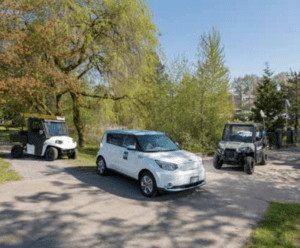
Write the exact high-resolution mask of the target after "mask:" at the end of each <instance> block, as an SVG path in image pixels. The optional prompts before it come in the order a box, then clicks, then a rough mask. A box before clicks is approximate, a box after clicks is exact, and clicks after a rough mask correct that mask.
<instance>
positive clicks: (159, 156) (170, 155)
mask: <svg viewBox="0 0 300 248" xmlns="http://www.w3.org/2000/svg"><path fill="white" fill-rule="evenodd" d="M144 157H147V158H149V159H153V160H160V161H164V162H168V163H175V164H186V163H190V162H202V159H201V158H200V157H199V156H197V155H195V154H193V153H191V152H188V151H185V150H178V151H168V152H151V153H150V152H149V153H144Z"/></svg>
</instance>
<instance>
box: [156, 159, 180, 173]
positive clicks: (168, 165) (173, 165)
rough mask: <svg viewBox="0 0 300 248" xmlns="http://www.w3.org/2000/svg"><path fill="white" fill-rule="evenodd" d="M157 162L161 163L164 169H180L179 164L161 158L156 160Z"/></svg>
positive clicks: (160, 165)
mask: <svg viewBox="0 0 300 248" xmlns="http://www.w3.org/2000/svg"><path fill="white" fill-rule="evenodd" d="M155 162H156V163H157V164H158V165H159V167H160V168H162V169H163V170H168V171H174V170H177V169H178V165H177V164H172V163H167V162H163V161H160V160H155Z"/></svg>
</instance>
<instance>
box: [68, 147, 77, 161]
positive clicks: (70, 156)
mask: <svg viewBox="0 0 300 248" xmlns="http://www.w3.org/2000/svg"><path fill="white" fill-rule="evenodd" d="M77 156H78V151H77V149H75V150H74V152H73V153H72V154H70V155H69V156H68V158H69V159H77Z"/></svg>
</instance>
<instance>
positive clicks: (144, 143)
mask: <svg viewBox="0 0 300 248" xmlns="http://www.w3.org/2000/svg"><path fill="white" fill-rule="evenodd" d="M137 139H138V141H139V143H140V146H141V148H142V150H143V151H144V152H165V151H176V150H179V148H178V147H177V145H176V144H175V143H174V142H173V141H172V140H171V139H170V138H168V137H167V136H166V135H138V136H137Z"/></svg>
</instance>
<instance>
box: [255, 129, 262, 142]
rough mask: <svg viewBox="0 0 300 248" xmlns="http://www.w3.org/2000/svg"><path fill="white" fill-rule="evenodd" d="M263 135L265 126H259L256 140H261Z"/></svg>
mask: <svg viewBox="0 0 300 248" xmlns="http://www.w3.org/2000/svg"><path fill="white" fill-rule="evenodd" d="M262 137H263V128H261V127H260V128H258V129H257V130H256V141H260V140H261V139H262Z"/></svg>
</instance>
